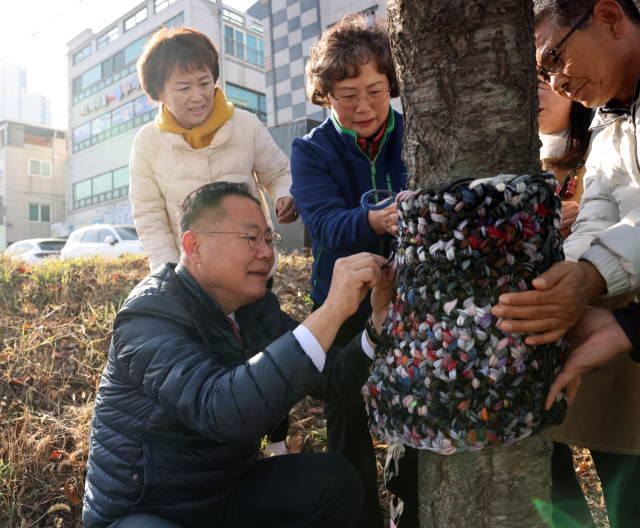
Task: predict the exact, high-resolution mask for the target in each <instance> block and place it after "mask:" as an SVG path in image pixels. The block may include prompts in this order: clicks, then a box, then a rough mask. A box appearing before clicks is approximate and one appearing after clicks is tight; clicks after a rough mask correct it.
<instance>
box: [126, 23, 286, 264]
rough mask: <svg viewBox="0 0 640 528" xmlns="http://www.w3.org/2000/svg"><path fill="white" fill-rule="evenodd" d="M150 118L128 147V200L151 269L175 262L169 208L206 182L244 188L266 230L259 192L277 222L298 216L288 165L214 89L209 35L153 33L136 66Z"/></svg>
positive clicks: (258, 127)
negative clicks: (152, 110)
mask: <svg viewBox="0 0 640 528" xmlns="http://www.w3.org/2000/svg"><path fill="white" fill-rule="evenodd" d="M136 67H137V70H138V77H139V78H140V84H141V85H142V87H143V89H144V91H145V93H146V94H147V95H148V96H149V98H150V99H152V100H154V101H158V102H160V103H161V104H160V109H159V111H158V115H157V116H156V119H155V120H154V121H153V122H152V123H149V124H148V125H147V126H145V127H144V128H142V130H140V132H138V135H137V136H136V138H135V140H134V142H133V147H132V149H131V158H130V162H129V173H130V183H129V199H130V200H131V206H132V213H133V220H134V222H135V224H136V228H137V230H138V235H139V236H140V240H142V244H143V245H144V249H145V251H146V252H147V254H148V255H149V262H150V266H151V269H152V270H153V269H154V268H157V267H159V266H161V265H162V264H164V263H165V262H179V261H180V247H181V241H180V240H179V236H178V215H177V206H178V204H179V203H180V201H181V200H182V199H183V198H184V197H185V196H186V195H187V194H189V193H191V192H192V191H195V190H196V189H199V188H200V187H202V186H203V185H205V184H207V183H213V182H217V181H227V182H236V183H246V184H248V186H249V188H250V189H252V192H253V194H254V196H255V197H256V199H258V201H260V203H261V204H262V210H263V211H264V215H265V217H266V219H267V222H268V223H269V226H270V227H271V229H273V224H272V223H271V220H270V217H269V209H268V207H267V203H266V201H265V198H264V196H263V194H262V192H261V190H260V188H259V187H258V185H261V186H262V188H263V189H264V190H265V191H266V192H267V194H268V195H269V198H270V199H271V201H272V203H273V206H274V208H275V209H276V210H277V211H278V220H279V222H280V223H291V222H293V221H295V220H296V219H297V217H298V212H297V210H296V208H295V206H294V203H293V197H292V196H291V193H290V192H289V188H290V187H291V169H290V166H289V160H288V159H287V157H286V156H285V154H284V153H283V152H282V151H281V150H280V149H279V148H278V147H277V145H276V144H275V142H274V141H273V139H272V138H271V135H270V134H269V132H268V131H267V129H266V127H265V126H264V125H263V124H262V122H261V121H260V120H259V119H258V117H256V116H255V115H253V114H251V113H249V112H245V111H244V110H238V109H236V108H234V106H233V104H231V103H228V102H227V100H226V98H225V95H224V93H223V91H222V89H221V88H220V87H216V85H215V84H216V82H217V80H218V77H219V56H218V51H217V49H216V47H215V45H214V44H213V42H212V41H211V39H209V37H207V36H206V35H204V34H203V33H201V32H199V31H196V30H194V29H189V28H184V27H171V28H164V27H163V28H161V29H159V30H158V31H156V32H155V33H154V34H153V35H152V36H151V38H150V39H149V40H148V41H147V43H146V44H145V47H144V49H143V51H142V54H141V55H140V57H139V58H138V62H137V63H136Z"/></svg>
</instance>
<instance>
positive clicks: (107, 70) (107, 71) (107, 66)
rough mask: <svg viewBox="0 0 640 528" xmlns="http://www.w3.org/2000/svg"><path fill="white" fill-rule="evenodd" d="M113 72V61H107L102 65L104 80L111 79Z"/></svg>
mask: <svg viewBox="0 0 640 528" xmlns="http://www.w3.org/2000/svg"><path fill="white" fill-rule="evenodd" d="M112 71H113V60H112V59H110V58H109V59H107V60H106V61H104V62H103V63H102V78H103V79H104V78H105V77H109V75H111V72H112Z"/></svg>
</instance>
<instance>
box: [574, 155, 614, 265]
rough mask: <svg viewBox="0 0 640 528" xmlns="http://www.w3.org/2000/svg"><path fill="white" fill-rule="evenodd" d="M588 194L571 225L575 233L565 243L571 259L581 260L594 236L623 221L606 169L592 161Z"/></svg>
mask: <svg viewBox="0 0 640 528" xmlns="http://www.w3.org/2000/svg"><path fill="white" fill-rule="evenodd" d="M583 181H584V194H583V195H582V199H581V200H580V210H579V212H578V218H576V221H575V223H574V224H573V225H572V226H571V235H569V237H568V238H567V239H566V240H565V242H564V254H565V256H566V258H567V260H573V261H577V260H578V259H579V258H580V257H581V256H582V254H583V253H584V252H585V251H587V249H589V247H590V246H591V243H592V242H593V239H594V238H595V237H597V236H598V235H600V234H601V233H602V232H603V231H605V230H606V229H609V228H610V227H612V226H614V225H615V224H616V223H618V221H619V220H620V216H619V214H620V213H619V210H618V204H617V203H616V202H615V201H613V200H612V199H611V196H610V193H609V191H608V189H607V187H606V186H605V185H603V182H602V171H601V170H600V169H599V168H597V167H595V166H593V165H590V164H589V161H587V169H586V172H585V174H584V180H583Z"/></svg>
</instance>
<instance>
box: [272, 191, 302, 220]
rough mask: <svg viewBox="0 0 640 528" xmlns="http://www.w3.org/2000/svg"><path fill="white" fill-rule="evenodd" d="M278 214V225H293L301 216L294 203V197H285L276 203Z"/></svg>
mask: <svg viewBox="0 0 640 528" xmlns="http://www.w3.org/2000/svg"><path fill="white" fill-rule="evenodd" d="M276 213H277V214H278V223H280V224H292V223H293V222H295V221H296V220H297V219H298V216H299V215H300V214H299V213H298V209H297V208H296V206H295V204H294V203H293V196H283V197H282V198H280V199H279V200H278V201H277V202H276Z"/></svg>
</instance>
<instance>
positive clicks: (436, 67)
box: [388, 0, 552, 528]
mask: <svg viewBox="0 0 640 528" xmlns="http://www.w3.org/2000/svg"><path fill="white" fill-rule="evenodd" d="M388 16H389V29H390V33H391V41H392V50H393V54H394V59H395V61H396V67H397V70H398V78H399V79H400V90H401V97H402V105H403V109H404V126H405V136H404V141H405V147H404V160H405V163H406V165H407V169H408V174H409V179H408V185H409V188H410V189H416V188H420V187H426V188H434V187H436V186H439V185H441V184H446V183H450V182H452V181H454V180H457V179H460V178H469V177H471V178H486V177H492V176H496V175H498V174H500V173H506V174H518V175H519V174H531V175H535V174H538V173H539V172H540V154H539V153H540V141H539V138H538V122H537V115H538V97H537V82H536V77H535V74H536V68H535V46H534V25H533V4H532V2H531V0H465V1H462V0H389V3H388ZM551 452H552V442H551V440H550V436H549V433H548V431H546V432H543V433H541V434H539V435H535V436H531V437H529V438H526V439H525V440H523V441H521V442H519V443H517V444H515V445H512V446H509V447H487V448H485V449H483V450H482V451H476V452H469V451H467V452H464V453H461V454H455V455H451V456H445V455H439V454H435V453H432V452H429V451H421V453H420V475H421V476H420V519H421V526H422V528H467V527H469V528H471V527H473V528H503V527H504V528H507V527H509V528H512V527H516V526H517V527H518V528H533V527H535V528H542V527H546V526H547V524H546V523H545V522H544V521H543V519H542V517H541V515H540V513H539V512H538V509H537V506H536V503H537V504H540V503H538V502H537V501H538V500H539V501H542V503H547V504H548V503H550V499H551Z"/></svg>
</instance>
